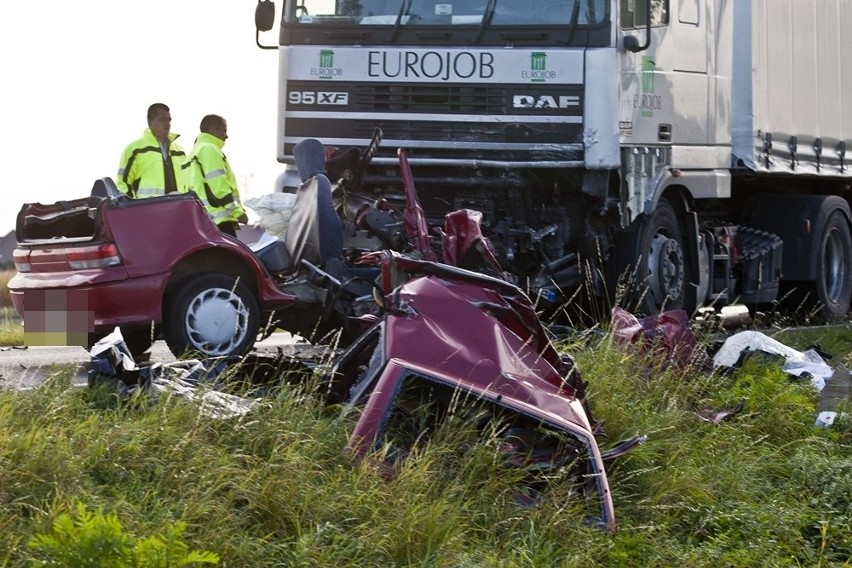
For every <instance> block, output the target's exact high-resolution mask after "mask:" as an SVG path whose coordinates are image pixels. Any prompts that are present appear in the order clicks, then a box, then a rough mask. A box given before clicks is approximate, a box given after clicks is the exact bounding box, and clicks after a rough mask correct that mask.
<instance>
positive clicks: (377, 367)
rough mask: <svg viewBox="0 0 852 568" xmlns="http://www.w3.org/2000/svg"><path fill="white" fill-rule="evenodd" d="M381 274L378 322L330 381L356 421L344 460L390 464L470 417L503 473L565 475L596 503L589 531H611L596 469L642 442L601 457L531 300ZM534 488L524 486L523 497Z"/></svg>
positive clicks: (575, 381)
mask: <svg viewBox="0 0 852 568" xmlns="http://www.w3.org/2000/svg"><path fill="white" fill-rule="evenodd" d="M383 274H384V276H385V290H384V291H385V295H384V301H383V306H382V309H383V315H382V317H381V318H380V319H379V321H378V322H377V323H376V324H375V325H374V326H373V327H372V328H371V329H370V330H369V331H367V332H366V333H364V334H363V335H362V336H361V337H359V338H358V339H357V340H356V341H355V342H354V343H353V344H352V345H351V346H349V348H348V349H346V350H345V352H344V353H343V354H342V355H340V356H339V357H338V358H337V359H336V361H335V364H334V366H333V368H332V370H331V372H330V374H329V375H328V380H329V382H330V385H331V392H332V394H333V395H334V397H335V398H336V399H337V400H339V401H341V402H343V403H344V404H345V406H346V407H347V408H349V409H355V408H357V409H360V412H361V414H360V417H359V419H358V421H357V425H356V426H355V428H354V430H353V432H352V436H351V439H350V446H351V448H352V450H353V451H354V452H355V453H356V454H357V455H359V456H362V457H363V456H367V455H370V454H373V453H374V452H378V453H379V454H382V455H385V456H386V458H385V459H387V460H390V461H396V460H398V459H401V458H404V457H405V456H406V455H407V454H408V452H409V451H410V450H411V449H412V446H413V444H414V443H415V441H417V440H423V439H424V436H427V437H428V431H429V430H430V429H431V428H434V427H437V424H438V423H439V422H440V420H441V419H445V418H446V417H447V416H448V415H450V414H452V413H453V411H454V410H453V409H458V408H467V409H470V408H472V407H473V408H475V409H476V412H475V414H476V418H475V420H476V421H477V424H478V425H479V427H480V428H482V429H483V430H485V429H486V428H487V429H488V430H489V431H492V432H494V433H496V434H497V435H498V436H500V437H501V448H502V451H503V453H504V456H505V463H506V464H507V465H509V466H512V467H522V468H526V469H528V470H529V471H530V472H537V473H542V472H545V471H546V472H549V473H550V474H551V475H553V474H554V472H557V471H560V472H564V476H568V477H570V478H571V480H572V481H573V482H574V484H572V487H580V488H582V490H583V492H584V493H585V494H586V495H587V496H588V495H590V494H591V495H593V496H594V498H593V499H590V500H589V499H586V502H587V503H593V506H592V507H591V510H589V512H588V515H587V517H588V521H589V522H590V523H592V524H594V525H597V526H601V527H605V528H606V529H609V530H614V529H615V526H616V522H615V513H614V509H613V503H612V496H611V494H610V490H609V483H608V481H607V476H606V470H605V468H604V460H605V459H609V458H613V457H616V456H618V455H621V454H623V453H624V452H625V451H627V450H629V449H630V448H632V447H633V446H635V445H636V444H638V443H640V442H641V441H643V439H644V438H641V437H634V438H631V439H629V440H626V441H624V442H622V443H620V444H618V445H616V446H615V447H614V448H612V449H611V450H609V451H607V452H604V453H602V452H601V451H600V449H599V448H598V444H597V441H596V438H595V436H596V434H600V433H601V432H600V430H599V429H598V426H597V425H596V424H595V423H594V421H593V419H592V418H591V413H590V411H589V409H588V406H586V404H585V400H584V398H585V383H584V382H583V379H582V378H581V377H580V374H579V372H578V370H577V369H576V368H575V366H574V362H573V360H572V359H571V358H570V357H568V356H566V355H561V356H560V355H559V353H557V351H556V350H555V349H554V347H553V345H552V344H551V342H550V340H549V338H548V336H547V333H546V331H545V329H544V327H543V326H542V324H541V322H540V321H539V319H538V317H537V316H536V313H535V310H534V307H533V305H532V304H531V302H530V300H529V298H528V297H527V296H526V295H525V294H524V293H523V292H522V291H521V290H520V289H519V288H517V287H516V286H514V285H512V284H510V283H508V282H505V281H503V280H501V279H498V278H492V277H489V276H486V275H482V274H479V273H474V272H471V271H467V270H464V269H461V268H458V267H453V266H448V265H444V264H437V263H433V262H427V261H421V260H414V259H410V258H403V257H398V256H389V257H388V258H387V259H386V263H385V265H384V271H383ZM393 277H396V278H397V279H401V280H403V281H402V282H401V283H400V284H399V285H395V284H396V282H393ZM460 322H463V324H460ZM423 409H428V410H427V414H426V422H425V423H424V421H423V416H422V415H421V416H420V419H419V420H417V421H414V423H416V424H417V427H416V428H415V429H414V431H410V427H407V426H406V424H411V423H412V421H411V420H410V416H411V415H412V413H415V412H421V413H422V411H423ZM469 416H470V415H469ZM538 487H539V486H538V485H537V482H536V481H535V480H531V483H530V485H529V486H528V487H527V488H526V489H527V490H528V491H527V493H526V497H527V498H530V491H532V492H533V493H535V492H536V491H537V490H538Z"/></svg>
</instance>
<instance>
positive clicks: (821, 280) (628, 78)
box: [255, 0, 852, 318]
mask: <svg viewBox="0 0 852 568" xmlns="http://www.w3.org/2000/svg"><path fill="white" fill-rule="evenodd" d="M277 14H280V16H277ZM255 16H256V25H257V36H256V42H257V44H258V46H259V47H261V48H269V49H276V50H277V51H278V57H279V61H280V63H279V74H280V75H279V83H278V87H279V108H278V139H277V152H278V160H279V161H280V162H281V163H283V164H288V168H289V169H293V166H292V164H293V158H292V153H293V146H294V145H295V144H296V143H298V142H299V141H300V140H302V139H304V138H317V139H319V140H321V141H322V142H323V143H324V144H326V145H329V146H338V147H349V146H366V145H367V144H368V142H369V140H370V138H371V135H372V133H373V131H374V129H375V128H376V127H379V128H381V129H382V131H383V133H384V141H383V143H382V147H381V148H380V149H379V151H378V152H377V153H376V155H375V156H374V158H373V159H372V162H371V163H372V166H371V169H370V170H369V171H368V172H367V173H366V175H365V176H364V178H363V180H364V183H365V184H369V185H370V186H371V187H373V188H381V189H382V191H383V192H384V195H385V196H386V197H387V198H388V199H390V200H393V199H394V198H396V197H397V196H401V193H402V192H401V189H400V186H399V181H398V180H399V174H398V171H397V170H396V167H397V164H398V160H397V157H396V155H395V150H396V148H397V147H405V148H406V149H407V151H408V156H409V162H410V164H411V167H412V171H413V174H414V180H415V182H416V185H417V189H418V192H419V195H420V199H421V202H422V205H423V208H424V210H425V211H426V214H427V216H428V217H429V218H430V219H434V220H435V221H436V222H440V220H441V219H442V216H443V214H444V213H446V212H448V211H451V210H454V209H460V208H470V209H477V210H479V211H481V212H482V213H483V215H484V217H483V218H484V222H483V229H484V231H485V232H486V234H487V235H488V236H490V238H491V240H492V242H493V243H494V245H495V247H496V249H497V252H498V256H499V258H500V260H501V262H502V263H503V264H504V266H505V267H506V268H507V269H509V270H510V271H511V272H512V273H514V274H516V275H518V276H519V277H520V278H522V279H523V281H524V283H525V284H526V285H527V286H528V288H529V290H530V291H531V292H532V293H533V294H534V295H536V296H538V299H539V300H540V301H542V302H550V303H552V304H553V305H558V303H559V302H560V301H562V300H563V299H564V298H565V297H566V296H568V295H570V294H572V293H573V292H574V291H575V290H576V289H577V288H578V286H580V285H581V284H582V285H584V286H586V285H588V286H589V288H590V289H591V290H592V291H593V292H594V293H595V294H598V295H601V296H606V297H609V298H610V299H615V298H616V296H617V299H618V300H619V301H621V302H625V303H626V302H628V301H629V305H630V306H631V307H632V308H633V309H635V310H636V311H638V312H640V313H655V312H658V311H661V310H664V309H675V308H683V309H686V310H688V311H691V310H693V309H694V308H696V307H697V306H700V305H703V304H707V303H715V304H716V305H725V304H727V303H731V302H735V301H736V302H743V303H746V304H748V305H753V306H761V305H766V304H771V303H773V302H775V301H777V300H779V299H782V298H785V299H795V300H802V299H804V300H805V301H806V302H809V303H810V305H811V306H813V307H814V313H818V314H819V315H821V316H823V317H825V318H832V317H845V316H847V314H848V312H849V309H850V298H852V229H850V226H852V214H850V199H852V149H850V146H852V41H850V40H849V38H848V30H852V0H820V1H817V0H650V1H649V2H646V0H284V1H283V3H281V2H279V5H278V9H276V6H275V4H274V3H273V2H272V1H270V0H259V3H258V5H257V9H256V14H255ZM292 177H293V179H297V178H296V177H295V174H293V176H292ZM289 179H290V176H289V175H282V177H281V178H280V180H281V181H279V185H280V186H282V187H283V186H287V185H290V184H291V183H292V182H290V181H288V180H289Z"/></svg>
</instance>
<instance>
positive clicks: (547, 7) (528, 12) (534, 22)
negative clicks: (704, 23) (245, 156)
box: [286, 0, 608, 27]
mask: <svg viewBox="0 0 852 568" xmlns="http://www.w3.org/2000/svg"><path fill="white" fill-rule="evenodd" d="M290 1H291V5H290V8H291V9H290V10H288V11H287V14H288V16H287V18H286V19H287V20H288V21H289V23H292V24H296V25H305V26H328V25H329V24H348V25H356V26H447V25H450V26H457V25H458V26H465V25H466V26H483V25H484V26H489V27H494V26H511V27H517V26H561V25H564V26H571V25H576V26H578V27H583V26H597V25H600V24H601V23H603V22H605V21H606V18H607V10H608V7H607V6H608V2H606V0H290Z"/></svg>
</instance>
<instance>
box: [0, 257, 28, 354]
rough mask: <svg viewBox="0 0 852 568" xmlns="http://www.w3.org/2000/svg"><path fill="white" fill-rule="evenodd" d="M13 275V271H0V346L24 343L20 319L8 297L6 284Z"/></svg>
mask: <svg viewBox="0 0 852 568" xmlns="http://www.w3.org/2000/svg"><path fill="white" fill-rule="evenodd" d="M14 275H15V271H14V270H0V346H7V345H23V343H24V328H23V326H21V318H20V317H18V313H17V312H16V311H15V308H13V307H12V298H11V297H10V295H9V286H8V283H9V280H11V279H12V276H14Z"/></svg>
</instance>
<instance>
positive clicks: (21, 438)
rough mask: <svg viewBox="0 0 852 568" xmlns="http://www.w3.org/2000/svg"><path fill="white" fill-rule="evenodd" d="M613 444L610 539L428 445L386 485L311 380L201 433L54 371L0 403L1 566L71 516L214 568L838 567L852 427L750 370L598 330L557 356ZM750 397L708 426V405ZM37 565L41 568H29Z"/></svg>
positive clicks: (556, 500) (848, 558)
mask: <svg viewBox="0 0 852 568" xmlns="http://www.w3.org/2000/svg"><path fill="white" fill-rule="evenodd" d="M560 348H561V349H564V350H565V351H567V352H570V353H571V354H573V355H574V356H575V357H576V359H577V362H578V365H579V368H580V369H581V370H582V372H583V376H584V378H585V379H586V380H587V381H588V382H589V385H590V399H591V404H592V406H593V408H594V411H595V414H596V417H597V418H599V419H604V420H605V428H606V431H607V434H608V435H609V438H610V440H611V441H613V442H614V441H616V440H618V439H621V438H626V437H629V436H632V435H634V434H636V433H644V434H647V435H648V441H647V442H646V443H645V444H643V445H640V446H638V447H637V448H635V449H634V450H633V451H632V452H631V453H629V454H627V455H626V456H623V457H622V458H619V459H618V460H616V461H614V462H610V464H609V466H608V472H609V477H610V485H611V488H612V490H613V497H614V502H615V506H616V512H617V515H618V520H619V530H618V532H617V533H616V534H615V535H609V534H606V533H603V532H600V531H598V530H596V529H593V528H590V527H587V526H585V525H584V524H583V523H582V522H581V520H580V519H579V518H578V516H577V514H576V513H575V509H574V504H575V503H574V501H573V498H572V497H571V496H570V495H569V492H570V490H571V488H570V487H563V486H562V485H560V482H559V481H558V480H554V481H553V482H552V487H550V488H549V491H548V492H547V496H548V497H547V498H546V499H545V500H544V501H543V502H542V503H541V504H540V505H539V506H538V507H534V508H518V507H517V506H515V505H514V504H513V503H512V500H511V495H512V492H511V487H512V481H513V479H512V475H511V474H510V473H508V472H507V471H506V470H505V469H504V468H502V467H500V466H499V463H498V460H497V459H496V457H495V455H494V452H493V451H490V450H489V449H488V448H478V450H477V451H472V452H468V453H465V454H461V455H459V454H458V453H457V452H455V451H454V449H453V448H451V447H450V445H449V443H448V442H444V441H441V440H433V442H432V444H430V445H428V446H426V447H425V448H422V449H421V450H420V451H418V452H415V453H414V454H413V457H411V458H409V459H408V460H406V462H405V463H404V465H403V467H402V469H401V471H400V473H399V475H398V476H397V477H395V478H393V479H392V480H388V479H386V478H385V477H383V476H382V475H381V473H380V472H378V471H376V470H375V469H373V468H371V467H369V466H366V465H359V464H355V463H353V462H352V461H351V460H350V458H349V457H348V455H347V453H346V452H345V451H344V447H345V445H346V441H347V438H348V435H349V432H350V430H351V428H352V426H353V423H352V422H351V419H350V418H341V417H340V414H339V412H338V410H339V409H338V408H335V407H325V406H323V405H322V404H321V403H320V397H319V396H317V395H315V394H314V393H315V388H314V387H313V386H312V385H311V382H310V381H308V382H307V383H306V384H305V385H304V386H286V387H281V388H280V389H278V390H276V391H274V392H271V393H269V394H268V395H267V396H266V397H265V398H264V399H263V401H262V403H261V404H260V405H259V406H258V407H256V408H255V409H254V410H253V411H252V412H251V413H249V414H248V415H246V416H244V417H242V418H240V419H231V420H216V419H212V418H207V417H205V416H204V415H202V414H200V413H199V412H198V408H197V407H196V406H195V405H194V404H192V403H188V402H184V401H183V400H181V399H178V398H173V399H170V400H169V399H160V400H158V401H156V402H154V403H152V402H151V401H149V400H147V399H146V400H142V399H133V400H130V401H125V402H123V403H119V402H118V401H117V400H116V399H115V397H114V396H113V395H112V394H111V392H110V391H108V390H107V389H102V388H91V389H89V388H83V389H81V388H74V387H71V386H70V378H69V375H68V373H66V372H63V371H57V373H56V374H55V375H54V376H52V377H51V378H50V379H49V380H48V382H47V383H46V384H45V385H44V386H43V387H42V388H40V389H37V390H34V391H30V392H3V393H0V464H2V466H0V528H2V529H3V530H0V564H2V565H4V566H30V565H33V564H32V563H36V562H38V561H46V560H47V559H45V558H44V557H39V556H38V555H37V553H38V550H36V549H32V548H29V547H28V546H27V543H28V542H29V541H30V539H32V538H33V537H36V536H38V535H44V534H46V533H49V532H50V530H51V527H52V526H53V522H54V520H55V519H56V518H58V517H60V516H61V515H63V514H66V515H67V514H73V513H74V511H75V510H76V508H77V507H78V506H79V504H80V503H82V504H83V505H85V506H86V507H88V509H89V510H103V511H104V513H105V514H114V515H115V516H116V518H117V519H118V521H120V523H121V526H122V527H123V530H124V531H125V532H127V533H129V534H131V535H133V536H134V537H135V538H140V539H141V538H145V537H147V536H149V535H158V534H166V533H167V532H168V530H169V527H172V526H174V524H175V523H182V524H185V525H182V526H185V527H186V530H185V532H184V533H183V539H184V540H185V541H186V543H187V544H188V545H189V547H190V548H192V549H196V550H204V551H210V552H212V553H214V554H216V555H218V557H219V558H220V562H221V565H223V566H253V567H254V566H258V567H260V566H430V567H431V566H439V567H443V566H446V567H465V566H470V567H482V566H485V567H538V566H547V567H550V566H566V567H572V566H578V567H579V566H628V567H629V566H696V567H701V566H708V567H709V566H714V567H715V566H826V567H827V566H832V567H834V566H837V567H840V566H847V567H848V566H850V565H852V539H850V537H849V535H850V534H852V424H850V422H849V421H845V422H839V423H836V424H835V426H834V427H833V428H831V429H821V428H817V427H815V426H813V421H814V410H815V403H816V397H815V394H814V392H812V391H811V390H810V389H809V387H808V386H807V385H806V384H805V383H803V382H799V381H796V382H793V381H791V380H790V379H789V378H788V377H787V376H786V375H785V374H784V373H783V372H781V371H779V370H778V369H777V368H776V367H775V366H772V365H769V364H767V363H765V362H761V361H760V360H758V359H753V360H749V361H748V363H747V364H746V366H745V367H743V368H742V369H740V370H738V371H737V372H734V373H731V374H714V373H708V372H706V371H703V370H701V369H697V368H693V369H686V370H684V369H677V368H673V367H671V366H666V365H665V364H664V363H661V362H660V361H658V360H654V359H649V358H647V357H646V356H644V355H641V354H638V353H631V352H625V351H623V350H621V349H620V348H618V347H616V346H615V345H614V344H613V343H612V342H611V340H610V338H609V336H608V335H606V334H601V335H599V336H595V337H587V338H586V339H584V340H583V341H582V342H581V341H579V340H577V341H575V342H569V343H563V344H562V345H561V346H560ZM739 400H743V401H744V409H743V411H742V412H740V413H739V414H736V415H735V416H733V417H732V419H730V420H728V421H724V422H721V423H720V424H715V425H714V424H711V423H708V422H705V421H702V420H700V419H699V418H698V415H697V412H698V411H699V410H701V409H703V408H719V407H726V406H731V405H733V404H734V403H736V402H737V401H739ZM36 565H38V564H36Z"/></svg>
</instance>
